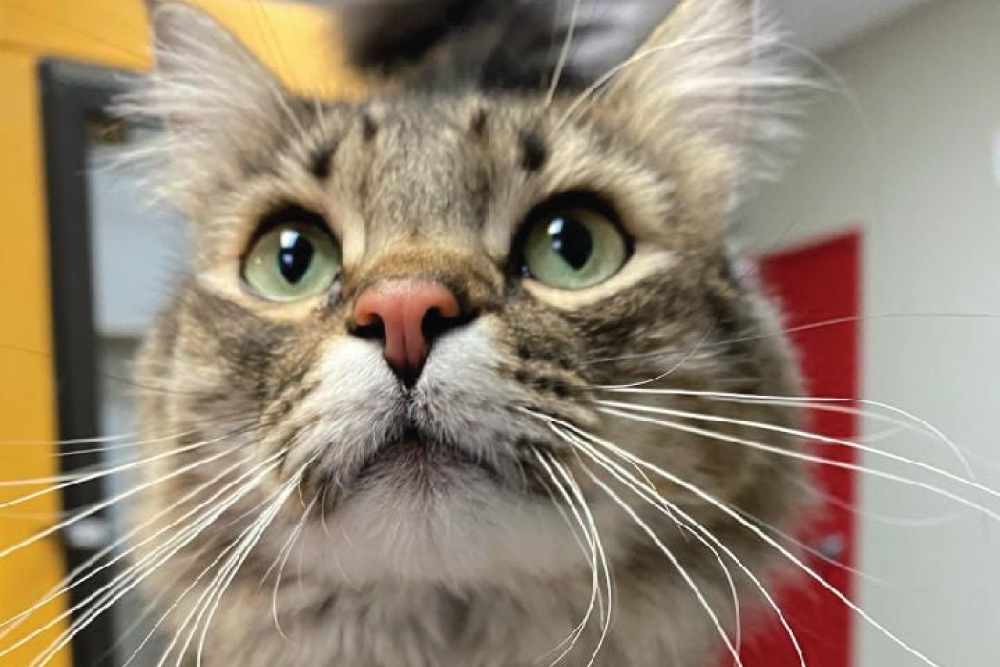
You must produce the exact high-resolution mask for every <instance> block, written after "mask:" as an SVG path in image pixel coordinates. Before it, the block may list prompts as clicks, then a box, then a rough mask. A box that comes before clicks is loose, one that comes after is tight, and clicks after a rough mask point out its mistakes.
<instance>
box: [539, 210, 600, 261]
mask: <svg viewBox="0 0 1000 667" xmlns="http://www.w3.org/2000/svg"><path fill="white" fill-rule="evenodd" d="M548 234H549V238H550V239H552V249H553V250H555V251H556V252H557V253H559V254H560V255H562V258H563V259H564V260H566V263H567V264H569V265H570V266H571V267H573V268H574V269H576V270H577V271H579V270H580V269H582V268H583V267H584V266H586V264H587V260H589V259H590V256H591V255H592V254H593V252H594V237H593V236H591V234H590V230H588V229H587V227H586V226H585V225H583V224H582V223H581V222H580V221H579V220H573V219H569V220H566V219H563V218H557V219H555V220H553V221H552V222H550V223H549V229H548Z"/></svg>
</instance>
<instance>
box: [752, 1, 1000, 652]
mask: <svg viewBox="0 0 1000 667" xmlns="http://www.w3.org/2000/svg"><path fill="white" fill-rule="evenodd" d="M825 59H826V61H827V62H828V64H829V65H831V66H832V67H833V68H834V69H835V70H836V71H837V72H839V73H840V74H841V75H842V76H843V77H844V78H845V80H846V83H847V85H848V86H849V88H850V91H851V93H852V94H853V95H854V96H856V98H857V103H858V105H859V106H860V112H859V111H858V110H856V109H854V108H852V104H851V103H850V102H849V101H848V100H847V99H846V98H845V97H844V96H838V97H832V98H828V99H827V100H825V101H824V102H822V103H820V105H819V106H818V107H817V108H815V109H814V110H813V112H812V114H811V119H810V120H809V121H807V123H806V126H805V129H806V134H807V136H808V139H807V142H806V144H805V150H804V153H803V155H802V156H801V158H800V159H799V160H798V161H797V163H796V164H795V166H794V167H793V169H792V171H791V173H790V174H788V176H787V178H785V179H784V181H783V182H782V183H781V184H779V185H775V186H771V187H768V188H766V189H765V190H764V191H762V192H761V193H760V194H759V195H758V197H757V198H756V199H755V200H754V201H753V202H751V203H750V204H749V205H748V206H747V207H746V211H745V212H744V215H743V218H744V219H745V220H746V221H747V229H748V230H749V231H748V233H749V234H750V236H751V239H750V243H751V245H752V246H753V247H755V248H757V249H760V250H769V249H773V248H775V247H781V246H784V245H792V244H795V243H798V242H801V241H803V240H807V239H811V238H815V237H817V236H819V235H822V234H824V233H828V232H833V231H837V230H842V229H844V228H846V227H848V226H851V225H853V224H855V223H857V224H859V225H860V227H861V228H862V229H863V232H864V244H865V258H864V272H865V276H864V281H863V284H864V302H865V303H864V313H865V315H866V318H867V319H866V320H865V321H864V323H863V331H864V334H863V354H864V371H863V384H864V394H865V396H866V397H867V398H870V399H876V400H881V401H887V402H890V403H892V404H894V405H896V406H899V407H902V408H905V409H907V410H909V411H912V412H913V413H915V414H917V415H919V416H921V417H923V418H925V419H927V420H929V421H931V422H933V423H934V424H935V425H937V426H940V427H941V428H942V429H944V430H945V431H946V432H947V433H948V434H949V435H950V436H952V438H953V439H954V440H955V441H956V442H958V443H959V444H960V445H961V446H962V447H964V448H966V449H968V450H970V452H971V454H970V455H975V456H979V457H987V458H988V459H990V460H992V461H1000V438H998V435H1000V425H998V424H1000V351H998V348H1000V180H998V179H1000V174H998V168H997V165H996V164H995V163H994V161H993V160H994V151H995V150H997V149H996V148H995V147H996V146H997V141H1000V139H998V136H1000V2H998V1H997V0H937V1H936V2H933V3H931V4H929V5H927V6H923V7H920V8H919V9H917V10H914V11H913V12H911V13H908V14H906V15H904V16H903V17H901V18H900V19H898V20H896V21H894V22H893V23H892V24H890V25H887V26H884V27H882V28H879V29H878V30H876V31H874V32H871V33H869V34H867V35H865V36H863V37H862V38H860V39H859V40H857V41H855V42H853V43H851V44H848V45H847V46H845V47H843V48H841V49H839V50H837V51H835V52H834V53H832V54H827V56H826V58H825ZM866 125H867V126H868V127H869V128H870V135H866ZM831 279H835V277H831ZM899 313H911V314H912V313H921V314H925V315H926V316H922V317H895V318H894V317H886V316H888V315H891V314H899ZM943 313H981V314H994V315H997V317H994V318H980V319H973V318H957V317H947V316H944V315H941V314H943ZM884 427H885V425H884V424H877V423H874V422H872V421H871V420H866V422H865V424H864V431H865V433H866V434H868V435H872V434H874V433H876V432H878V431H882V430H884ZM873 446H878V447H884V448H885V449H887V450H890V451H893V452H896V453H898V454H903V455H906V456H911V457H914V458H920V459H921V460H927V461H928V462H931V463H934V464H936V465H942V466H947V468H948V469H949V470H952V471H955V472H960V471H961V468H960V467H958V466H956V465H955V463H954V461H955V458H954V457H953V456H949V455H948V453H947V450H946V448H945V447H943V446H940V445H934V443H933V442H931V441H930V440H927V439H921V438H916V437H913V436H912V435H899V436H895V437H893V438H891V439H889V440H884V441H883V440H879V441H878V442H875V443H873ZM865 464H866V465H869V466H872V467H874V466H880V467H881V468H883V469H885V470H890V471H893V472H895V473H898V474H905V475H907V476H909V477H917V478H918V479H920V480H922V481H925V482H933V483H936V484H939V483H940V480H939V479H937V478H935V477H934V476H933V475H929V474H920V475H916V473H915V472H914V471H913V470H912V469H908V468H904V467H900V466H891V467H886V466H885V465H882V464H881V462H880V460H879V459H878V458H877V457H875V456H872V455H868V456H867V457H866V459H865ZM974 465H975V467H976V469H977V473H978V474H979V475H980V479H981V481H983V482H985V483H988V484H990V485H991V486H992V487H994V488H1000V472H998V469H997V468H996V467H993V468H990V467H987V466H986V465H984V464H983V463H981V462H979V460H978V459H977V460H976V461H974ZM948 488H949V489H951V490H954V491H960V492H961V493H963V494H964V495H967V496H969V497H970V498H974V499H975V500H977V501H979V502H983V503H985V504H988V505H990V506H991V507H992V508H994V509H1000V503H997V502H996V501H995V499H992V501H991V499H990V497H989V496H985V495H983V494H976V493H970V492H969V490H968V489H962V488H961V487H959V486H956V485H954V484H952V485H950V486H948ZM861 498H862V500H861V510H862V511H863V512H865V513H867V514H869V515H868V516H862V517H860V518H859V520H860V540H861V542H860V567H861V568H862V569H863V570H865V571H866V572H867V573H869V574H871V575H873V576H875V577H879V578H882V579H885V580H887V582H886V584H885V585H880V584H877V583H873V582H870V581H862V582H861V590H860V601H861V603H862V604H863V606H864V608H865V609H866V610H867V611H869V612H870V613H871V614H872V616H874V617H875V618H876V619H877V620H878V621H879V622H881V623H883V624H885V625H886V626H888V627H889V628H891V629H892V630H893V631H894V632H896V634H898V635H899V636H900V637H901V638H902V639H904V640H905V641H907V642H909V643H911V644H912V645H913V646H914V647H915V648H918V649H919V650H921V651H924V652H925V653H926V654H927V655H928V656H929V657H930V658H932V659H933V660H935V661H937V663H938V664H940V665H942V667H973V666H986V665H998V664H1000V524H998V523H997V522H992V523H991V522H990V521H988V520H984V519H982V518H977V517H976V516H973V514H974V513H972V512H968V511H965V512H964V514H963V515H962V516H961V517H959V518H957V519H955V518H953V519H952V520H950V521H947V522H945V523H940V522H938V523H937V525H901V524H900V523H899V522H898V521H895V522H890V523H886V521H885V520H884V517H881V518H880V517H875V516H870V514H873V513H878V514H884V515H891V516H894V517H909V518H911V519H922V518H926V517H930V516H939V515H947V514H952V515H953V514H954V513H955V512H956V510H958V511H961V508H958V507H957V506H956V505H955V504H953V503H949V502H947V501H944V500H941V499H935V497H934V496H933V495H932V494H931V493H930V492H928V491H926V490H920V489H914V488H912V487H905V486H901V485H899V484H894V483H890V482H886V481H880V480H877V479H874V478H872V477H870V476H864V477H863V479H862V484H861ZM857 630H858V639H859V643H858V648H857V657H858V661H857V665H858V667H909V666H910V665H918V664H921V663H920V662H919V661H918V660H917V659H916V658H914V657H912V656H909V655H907V654H906V653H905V652H904V651H902V650H901V649H899V648H898V647H895V646H893V645H892V644H891V643H890V642H889V641H887V640H885V639H884V638H882V637H880V634H879V633H878V632H877V631H876V630H873V629H871V628H869V627H866V626H865V625H864V624H863V623H862V622H860V621H859V622H858V624H857Z"/></svg>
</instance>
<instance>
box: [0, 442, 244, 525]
mask: <svg viewBox="0 0 1000 667" xmlns="http://www.w3.org/2000/svg"><path fill="white" fill-rule="evenodd" d="M253 430H254V427H244V428H241V429H237V430H235V431H231V432H229V433H226V434H224V435H221V436H219V437H217V438H212V439H211V440H202V441H200V442H195V443H193V444H190V445H184V446H183V447H176V448H174V449H171V450H168V451H166V452H160V453H159V454H154V455H153V456H150V457H147V458H144V459H138V460H132V461H127V462H126V463H121V464H118V465H114V466H112V467H110V468H105V469H102V470H99V471H97V472H86V473H71V474H67V475H54V476H52V477H35V478H31V479H16V480H5V481H0V487H5V486H7V487H10V486H35V485H38V484H50V485H52V486H48V487H46V488H44V489H41V490H39V491H36V492H33V493H30V494H28V495H26V496H21V497H20V498H16V499H14V500H9V501H6V502H3V503H0V508H3V507H10V506H12V505H18V504H20V503H24V502H27V501H29V500H31V499H33V498H38V497H39V496H42V495H44V494H46V493H52V492H53V491H59V490H62V489H65V488H67V487H69V486H75V485H77V484H84V483H86V482H91V481H93V480H95V479H100V478H101V477H107V476H108V475H114V474H116V473H119V472H123V471H125V470H131V469H132V468H137V467H140V466H146V465H148V464H150V463H153V462H155V461H160V460H162V459H165V458H167V457H170V456H176V455H178V454H183V453H185V452H190V451H192V450H194V449H199V448H201V447H206V446H208V445H213V444H216V443H218V442H222V441H223V440H226V439H227V438H231V437H233V436H237V435H244V434H246V433H249V432H252V431H253Z"/></svg>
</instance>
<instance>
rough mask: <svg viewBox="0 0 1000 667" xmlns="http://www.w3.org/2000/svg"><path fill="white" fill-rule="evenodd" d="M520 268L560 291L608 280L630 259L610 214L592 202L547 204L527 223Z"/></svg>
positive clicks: (626, 247)
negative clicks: (587, 203)
mask: <svg viewBox="0 0 1000 667" xmlns="http://www.w3.org/2000/svg"><path fill="white" fill-rule="evenodd" d="M523 238H524V245H523V247H522V248H521V255H520V256H521V261H522V267H521V271H522V273H523V274H525V275H528V276H530V277H532V278H534V279H535V280H538V281H539V282H542V283H545V284H546V285H549V286H551V287H558V288H560V289H583V288H585V287H591V286H592V285H596V284H598V283H601V282H604V281H605V280H607V279H608V278H610V277H611V276H613V275H615V274H616V273H618V271H619V270H620V269H621V268H622V266H623V265H624V264H625V260H627V259H628V254H629V250H628V242H627V240H626V239H625V237H624V236H623V235H622V233H621V231H620V230H619V229H618V226H617V225H615V223H614V222H612V220H611V219H610V217H609V216H608V215H605V214H604V213H602V212H600V211H599V210H598V209H596V208H590V207H588V206H571V205H570V206H546V207H544V210H543V211H541V212H539V213H537V214H535V215H533V216H532V217H531V220H530V221H529V226H528V228H527V233H526V234H525V235H524V237H523Z"/></svg>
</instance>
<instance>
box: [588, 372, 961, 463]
mask: <svg viewBox="0 0 1000 667" xmlns="http://www.w3.org/2000/svg"><path fill="white" fill-rule="evenodd" d="M600 389H602V390H605V391H611V392H618V393H626V394H634V393H638V394H660V395H664V396H699V397H703V398H708V399H712V400H722V401H731V402H737V403H751V404H762V405H766V404H774V405H779V406H782V405H786V406H787V407H800V406H801V407H808V408H811V409H814V410H816V409H818V410H835V411H847V412H849V414H855V415H858V416H862V417H867V418H870V419H876V420H879V421H885V422H888V423H890V424H893V425H895V426H901V427H903V428H905V429H907V430H916V431H917V432H921V431H920V430H919V429H916V428H915V427H914V426H913V425H912V424H909V423H907V422H906V421H899V420H894V419H889V418H887V417H885V416H882V415H877V414H872V413H869V412H864V411H861V410H856V409H853V408H849V407H844V406H843V405H836V404H843V403H856V404H858V405H868V406H872V407H875V408H879V409H881V410H885V411H887V412H891V413H893V414H896V415H899V416H902V417H904V418H905V419H908V420H910V421H911V422H914V423H915V424H917V425H919V426H921V427H923V428H924V429H926V430H927V432H928V433H929V434H930V435H932V436H933V437H935V438H937V439H938V440H940V441H941V442H943V443H944V444H945V445H947V446H948V448H949V449H950V450H951V451H952V453H953V454H954V455H955V457H956V458H957V459H958V460H959V461H960V462H961V463H962V466H963V467H964V468H965V471H966V473H967V474H968V475H969V478H970V479H975V473H974V472H973V469H972V466H971V465H970V463H969V460H968V458H966V456H965V453H964V452H962V449H961V448H960V447H959V446H958V445H957V444H956V443H955V442H954V441H953V440H952V439H951V438H949V437H948V436H947V435H946V434H945V433H944V431H942V430H941V429H940V428H938V427H937V426H935V425H934V424H932V423H930V422H929V421H927V420H926V419H922V418H921V417H918V416H917V415H915V414H913V413H911V412H907V411H906V410H903V409H902V408H898V407H896V406H894V405H890V404H889V403H885V402H882V401H876V400H872V399H866V398H837V397H822V396H821V397H808V398H803V397H796V396H773V395H767V394H738V393H732V392H724V391H699V390H692V389H655V388H654V389H650V388H643V389H639V388H634V387H625V386H604V387H600Z"/></svg>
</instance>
